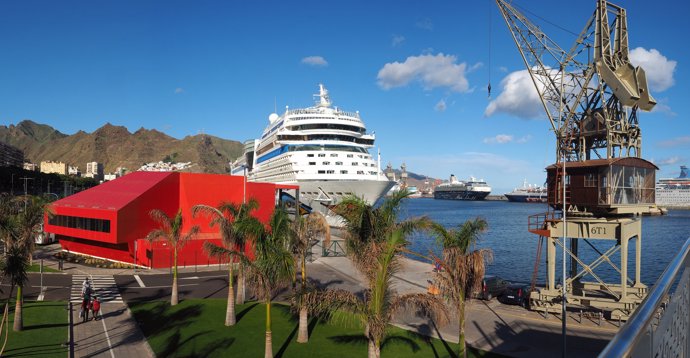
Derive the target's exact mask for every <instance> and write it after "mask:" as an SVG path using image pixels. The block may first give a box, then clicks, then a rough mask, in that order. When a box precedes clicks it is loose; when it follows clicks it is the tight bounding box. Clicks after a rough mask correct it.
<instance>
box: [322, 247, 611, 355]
mask: <svg viewBox="0 0 690 358" xmlns="http://www.w3.org/2000/svg"><path fill="white" fill-rule="evenodd" d="M315 251H316V250H315ZM314 258H315V260H314V261H313V262H312V263H310V264H309V266H308V274H309V276H310V277H313V278H316V279H317V280H321V281H322V282H337V283H336V284H334V285H333V286H340V287H338V288H345V287H344V286H349V287H347V288H348V289H350V290H353V289H354V290H363V289H365V286H364V284H363V283H364V280H363V277H362V276H361V275H360V274H359V272H358V271H357V269H356V268H355V267H354V265H353V264H352V262H351V261H350V260H349V259H348V258H346V257H314ZM432 269H433V267H432V265H431V264H430V263H424V262H421V261H417V260H412V259H409V258H403V259H402V267H401V269H400V271H399V272H398V273H397V274H395V275H394V276H393V277H394V279H393V288H394V289H395V290H396V291H397V292H398V293H399V294H408V293H423V292H427V280H431V279H433V272H432ZM336 276H337V278H339V279H340V280H342V281H347V282H340V281H338V280H335V277H336ZM465 307H466V315H465V317H466V321H465V331H466V332H465V333H466V337H465V338H466V341H467V343H468V344H469V345H471V346H473V347H475V348H479V349H482V350H485V351H491V352H494V353H499V354H504V355H508V356H515V357H551V356H558V355H560V354H561V342H562V339H561V337H562V336H561V318H560V316H554V315H550V316H549V318H548V319H546V318H544V317H543V315H542V314H540V313H538V312H533V311H529V310H526V309H524V308H521V307H518V306H508V305H504V304H501V303H499V302H498V301H497V300H496V299H494V300H492V301H488V302H487V301H479V300H472V301H469V302H468V303H467V304H466V306H465ZM452 316H453V317H451V318H450V319H451V321H450V324H448V325H447V326H445V327H436V326H435V325H434V323H433V322H431V321H429V320H427V319H424V318H419V317H415V316H414V315H413V314H400V315H397V316H396V317H395V318H394V320H393V324H394V325H396V326H399V327H401V328H404V329H408V330H411V331H415V332H418V333H420V334H424V335H427V336H432V337H436V338H443V339H444V340H446V341H448V342H454V343H457V342H458V318H457V315H456V314H453V315H452ZM566 323H567V332H568V336H567V340H568V356H571V357H591V356H596V355H597V354H598V353H599V352H600V351H601V350H602V349H603V347H604V346H606V344H607V343H608V341H609V340H610V339H611V338H612V337H613V336H614V335H615V333H616V332H617V331H618V327H617V322H612V321H603V322H602V323H601V326H599V324H598V321H594V320H588V319H586V318H585V319H583V320H582V322H580V319H579V315H578V314H575V313H571V314H570V315H568V318H567V322H566Z"/></svg>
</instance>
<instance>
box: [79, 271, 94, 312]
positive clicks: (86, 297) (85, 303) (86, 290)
mask: <svg viewBox="0 0 690 358" xmlns="http://www.w3.org/2000/svg"><path fill="white" fill-rule="evenodd" d="M90 305H91V282H90V281H89V279H88V278H85V279H84V282H82V284H81V311H80V312H79V313H80V315H81V318H82V322H86V321H88V320H89V310H90V307H89V306H90Z"/></svg>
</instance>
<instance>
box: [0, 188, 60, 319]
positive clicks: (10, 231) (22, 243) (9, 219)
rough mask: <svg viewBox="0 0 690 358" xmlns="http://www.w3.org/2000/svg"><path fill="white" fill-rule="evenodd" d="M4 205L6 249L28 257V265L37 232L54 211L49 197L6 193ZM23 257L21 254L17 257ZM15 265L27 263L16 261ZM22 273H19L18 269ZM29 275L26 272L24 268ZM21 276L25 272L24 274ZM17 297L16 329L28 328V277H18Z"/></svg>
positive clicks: (2, 226) (2, 228)
mask: <svg viewBox="0 0 690 358" xmlns="http://www.w3.org/2000/svg"><path fill="white" fill-rule="evenodd" d="M1 201H2V202H1V203H0V207H2V209H0V216H2V219H0V232H1V233H0V234H2V239H3V241H4V244H5V248H6V250H7V251H8V253H9V252H13V253H14V255H21V256H23V258H24V260H25V261H26V269H28V266H29V262H30V261H31V257H32V255H33V251H34V249H35V247H36V243H35V241H34V239H35V236H36V233H38V232H39V230H41V228H42V224H43V221H44V218H45V216H46V215H50V211H49V209H48V208H47V207H46V203H45V201H43V200H41V199H40V198H38V197H24V198H22V199H21V200H16V199H12V198H9V197H3V198H2V199H1ZM15 259H16V260H19V258H15ZM14 267H24V266H21V265H15V266H14ZM17 274H19V273H17ZM24 275H26V272H24ZM20 276H21V275H20ZM16 286H17V299H16V302H15V310H14V326H13V330H14V331H21V330H23V329H24V320H23V318H24V317H23V309H22V308H23V304H24V298H23V294H22V292H23V288H24V280H17V281H16Z"/></svg>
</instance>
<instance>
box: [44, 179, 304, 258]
mask: <svg viewBox="0 0 690 358" xmlns="http://www.w3.org/2000/svg"><path fill="white" fill-rule="evenodd" d="M297 189H298V187H297V186H293V185H280V184H271V183H251V182H245V181H244V177H241V176H230V175H218V174H194V173H176V172H134V173H131V174H128V175H125V176H124V177H121V178H118V179H116V180H113V181H109V182H106V183H103V184H101V185H99V186H96V187H93V188H91V189H89V190H86V191H83V192H80V193H77V194H74V195H72V196H69V197H66V198H64V199H62V200H58V201H56V202H54V203H53V204H52V206H51V208H52V212H53V215H52V216H51V217H50V218H46V222H45V231H47V232H50V233H55V236H56V238H57V239H58V240H59V242H60V245H62V248H63V250H67V251H69V252H73V253H79V254H84V255H88V256H93V257H98V258H103V259H107V260H112V261H120V262H125V263H130V264H136V265H140V266H146V267H153V268H160V267H169V266H170V265H171V264H172V262H171V257H172V253H171V250H170V247H169V245H168V244H167V243H165V242H155V243H153V244H151V243H149V242H148V241H147V240H146V239H145V237H146V235H147V234H148V233H149V232H150V231H151V230H153V229H156V228H158V224H157V223H156V222H155V221H153V220H152V219H151V217H150V216H149V212H150V211H151V210H152V209H160V210H163V211H164V212H165V213H166V214H168V215H169V216H171V217H172V216H174V215H175V214H176V213H177V211H178V209H182V214H183V219H184V226H183V233H185V232H187V231H188V230H189V229H190V228H191V227H192V226H193V225H198V226H199V228H200V229H201V231H200V233H199V235H197V236H196V237H195V238H193V239H192V240H190V241H189V242H187V244H186V245H185V246H184V248H183V249H182V250H181V252H180V253H179V256H178V264H179V265H210V264H213V263H218V261H217V260H216V259H214V258H210V257H208V256H207V255H206V253H205V252H204V251H203V249H202V246H203V243H204V242H205V241H211V242H214V243H217V244H220V235H219V234H218V229H217V227H214V228H211V227H209V225H208V222H209V219H208V218H206V217H203V216H202V217H197V218H193V217H192V214H191V208H192V207H193V206H194V205H198V204H206V205H210V206H214V207H216V206H218V204H220V203H221V202H224V201H226V202H234V203H241V202H242V200H244V199H245V198H246V200H249V199H250V198H254V199H256V200H257V201H258V202H259V209H258V210H256V211H255V212H254V215H255V216H256V217H257V218H258V219H259V220H261V221H262V222H264V223H266V222H268V219H269V217H270V216H271V214H272V212H273V210H274V208H275V206H276V204H277V198H278V197H279V192H280V191H283V190H293V191H294V190H297Z"/></svg>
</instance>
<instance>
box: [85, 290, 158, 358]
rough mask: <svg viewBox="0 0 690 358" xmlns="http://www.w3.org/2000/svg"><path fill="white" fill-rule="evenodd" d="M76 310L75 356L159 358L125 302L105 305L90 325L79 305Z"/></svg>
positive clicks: (90, 321) (91, 319) (90, 318)
mask: <svg viewBox="0 0 690 358" xmlns="http://www.w3.org/2000/svg"><path fill="white" fill-rule="evenodd" d="M73 307H74V309H73V311H72V320H73V321H72V322H74V326H73V335H74V336H73V337H74V356H75V357H77V358H79V357H109V358H119V357H125V358H129V357H131V358H135V357H136V358H139V357H142V358H146V357H155V355H154V354H153V351H152V350H151V347H150V346H149V344H148V342H147V341H146V338H145V337H144V335H143V334H142V333H141V330H140V329H139V326H138V325H137V323H136V321H135V320H134V317H132V313H131V312H130V311H129V308H127V305H125V304H124V303H104V304H102V305H101V314H100V315H99V317H98V319H97V320H94V319H93V318H92V317H89V321H86V322H82V320H81V319H80V318H79V305H78V304H75V305H74V306H73Z"/></svg>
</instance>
